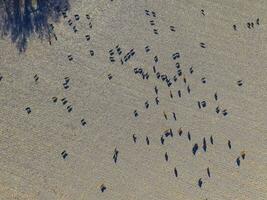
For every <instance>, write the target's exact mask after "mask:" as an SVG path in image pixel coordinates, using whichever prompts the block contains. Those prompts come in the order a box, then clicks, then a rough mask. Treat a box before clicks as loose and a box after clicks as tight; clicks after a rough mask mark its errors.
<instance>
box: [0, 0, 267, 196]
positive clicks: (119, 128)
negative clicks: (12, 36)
mask: <svg viewBox="0 0 267 200" xmlns="http://www.w3.org/2000/svg"><path fill="white" fill-rule="evenodd" d="M71 5H72V10H71V11H70V12H69V13H68V17H69V18H72V19H73V21H74V23H75V24H76V26H77V28H78V32H77V33H76V34H75V33H73V31H72V28H71V27H69V26H68V23H67V20H66V19H62V20H61V22H60V23H59V24H57V25H55V32H56V34H57V36H58V41H54V40H53V41H52V45H51V46H50V45H49V43H48V42H47V41H43V42H41V41H39V40H37V39H32V40H31V41H30V43H29V47H28V49H27V51H26V53H25V54H21V55H19V53H18V51H17V50H16V48H15V45H14V44H11V43H10V41H9V40H7V39H5V40H0V47H1V51H0V73H1V75H2V76H3V79H2V81H1V82H0V93H1V95H0V199H3V200H8V199H19V200H20V199H44V200H46V199H47V200H53V199H61V200H78V199H90V200H94V199H97V200H106V199H109V200H113V199H114V200H126V199H127V200H128V199H129V200H135V199H136V200H140V199H142V200H150V199H151V200H152V199H153V200H157V199H158V200H173V199H188V200H199V199H203V200H204V199H209V200H220V199H222V200H226V199H227V200H228V199H229V200H234V199H238V200H239V199H240V200H264V199H266V198H267V124H266V122H267V79H266V77H267V62H266V55H267V48H266V47H267V20H266V19H267V2H266V1H264V0H257V1H256V0H242V1H241V0H239V1H232V0H179V1H178V0H165V1H163V0H162V1H159V0H114V1H113V2H110V1H108V0H101V1H98V0H94V1H89V0H76V1H75V3H74V2H73V3H71ZM145 9H147V10H153V11H155V12H156V14H157V17H156V19H155V23H156V25H155V26H156V27H157V29H158V30H159V35H155V34H154V33H153V31H152V30H153V28H152V27H151V26H150V24H149V18H148V17H146V16H145V12H144V11H145ZM201 9H203V10H204V11H205V16H203V15H202V14H201ZM74 14H79V15H80V20H79V21H75V20H74V17H73V15H74ZM86 14H90V16H91V19H92V25H93V28H92V29H89V27H88V20H87V19H86V17H85V15H86ZM257 18H259V19H260V25H257V26H256V25H255V27H254V28H253V29H248V28H247V26H246V23H247V22H250V21H255V20H256V19H257ZM233 24H236V25H237V31H234V29H233ZM169 26H175V28H176V32H171V31H170V28H169ZM86 34H90V36H91V40H90V41H86V39H85V35H86ZM201 42H204V43H205V44H206V46H207V47H206V48H205V49H204V48H201V47H200V45H199V44H200V43H201ZM117 44H119V45H120V47H121V48H122V50H123V55H124V54H126V53H127V52H128V51H129V50H130V49H132V48H134V49H135V52H136V55H135V56H134V57H133V58H131V59H130V61H128V62H127V64H124V65H121V64H120V62H119V60H118V59H117V60H116V62H115V63H111V62H110V61H109V53H108V51H109V50H110V49H111V48H114V47H115V46H116V45H117ZM147 45H149V46H150V47H151V51H150V52H148V53H146V52H145V49H144V48H145V46H147ZM91 49H93V50H94V52H95V55H94V56H90V54H89V50H91ZM174 52H180V54H181V58H179V62H180V64H181V69H182V70H183V72H184V74H185V76H186V77H187V81H188V82H189V84H190V87H191V90H192V91H191V93H190V95H189V94H187V92H186V87H185V85H184V82H183V81H182V78H178V81H177V82H176V83H175V84H174V85H173V86H171V87H170V88H168V87H167V86H166V84H164V83H162V82H161V81H158V80H157V79H156V78H155V76H154V75H153V70H152V66H153V65H155V63H154V56H155V55H157V56H158V58H159V62H158V63H157V64H156V67H157V69H158V70H159V71H161V72H163V73H167V74H175V73H176V70H175V61H173V60H172V58H171V55H172V53H174ZM69 54H72V56H73V58H74V60H73V61H71V62H70V61H69V60H68V58H67V56H68V55H69ZM190 66H193V69H194V73H193V74H190V73H189V67H190ZM134 67H143V68H144V69H145V70H146V71H148V72H149V73H150V74H151V75H150V78H149V79H148V80H143V79H142V78H141V77H140V76H137V75H135V74H134V73H133V68H134ZM110 73H111V74H112V76H113V78H112V79H111V80H109V79H108V77H107V76H108V74H110ZM35 74H37V75H38V76H39V80H38V81H37V82H35V81H34V78H33V77H34V75H35ZM66 76H68V77H70V84H69V85H70V88H69V89H67V90H65V89H64V88H63V86H62V83H63V82H64V77H66ZM202 77H206V79H207V83H206V84H202V83H201V78H202ZM238 80H243V82H244V84H243V85H242V86H241V87H239V86H238V85H237V81H238ZM155 85H157V87H158V88H159V100H160V104H159V106H157V105H156V104H155V102H154V98H155V92H154V86H155ZM178 89H180V90H181V91H182V93H183V96H182V98H178V97H177V90H178ZM170 90H172V91H173V94H174V98H173V99H171V98H170V96H169V92H170ZM215 92H217V93H218V101H217V102H216V101H215V100H214V97H213V96H214V93H215ZM54 96H56V97H58V99H59V100H58V102H57V103H53V101H52V97H54ZM63 97H66V98H67V99H68V104H67V105H69V104H71V105H72V106H73V111H72V112H71V113H68V112H67V110H66V106H63V105H62V103H61V101H60V99H61V98H63ZM203 99H204V100H206V101H207V103H208V105H207V107H206V108H205V109H198V107H197V101H199V100H203ZM145 101H149V103H150V107H149V108H148V109H145V107H144V102H145ZM218 105H220V106H221V107H223V108H226V109H227V110H228V112H229V114H228V115H227V116H226V117H223V116H222V115H218V114H217V113H216V112H215V108H216V107H217V106H218ZM26 107H30V108H31V110H32V112H31V113H30V114H27V112H26V111H25V108H26ZM135 109H136V110H138V113H139V116H138V117H137V118H135V117H134V116H133V111H134V110H135ZM164 111H165V112H166V113H167V114H168V116H170V117H169V118H168V120H165V119H164V117H163V114H162V113H163V112H164ZM172 112H176V116H177V121H174V120H173V119H172V117H171V113H172ZM82 118H84V119H85V120H86V122H87V125H86V126H81V123H80V120H81V119H82ZM180 127H182V129H183V130H184V132H185V133H187V131H190V133H191V136H192V140H191V141H188V139H187V136H186V134H184V135H182V136H178V134H177V130H178V129H179V128H180ZM169 128H172V130H173V131H174V137H173V138H171V139H170V138H168V139H166V140H165V144H164V145H161V144H160V136H161V135H162V133H163V131H164V130H166V129H169ZM132 134H135V135H136V136H137V143H136V144H134V142H133V140H132ZM211 135H212V136H213V138H214V145H211V144H210V142H209V141H208V149H207V152H206V153H204V151H203V150H202V149H199V151H198V152H197V154H196V156H194V155H193V154H192V146H193V144H194V143H196V142H197V143H199V144H200V143H201V141H202V138H203V137H206V138H207V140H208V138H209V137H210V136H211ZM146 136H148V137H149V139H150V145H149V146H148V145H147V144H146V141H145V138H146ZM228 140H231V141H232V149H229V148H228V146H227V141H228ZM115 148H117V149H118V150H119V158H118V162H117V164H115V163H114V162H113V159H112V156H113V152H114V149H115ZM63 150H66V151H67V152H68V154H69V155H68V157H67V158H66V159H65V160H64V159H62V157H61V152H62V151H63ZM241 151H245V152H246V158H245V160H241V165H240V167H238V166H237V165H236V163H235V160H236V158H237V157H238V156H240V152H241ZM165 152H168V154H169V161H168V162H166V161H165V160H164V154H165ZM174 167H176V168H177V169H178V174H179V175H178V177H177V178H176V177H175V176H174V174H173V169H174ZM207 167H209V168H210V170H211V177H210V178H208V176H207V173H206V168H207ZM199 178H202V179H203V182H204V183H203V186H202V188H199V187H198V185H197V181H198V179H199ZM102 184H104V185H105V186H106V187H107V190H106V191H105V192H103V193H102V192H101V191H100V186H101V185H102Z"/></svg>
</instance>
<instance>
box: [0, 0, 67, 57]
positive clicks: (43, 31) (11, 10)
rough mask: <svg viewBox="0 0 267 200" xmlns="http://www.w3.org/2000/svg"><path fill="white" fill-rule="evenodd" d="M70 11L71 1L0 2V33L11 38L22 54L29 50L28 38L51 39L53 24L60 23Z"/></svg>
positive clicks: (10, 0) (31, 0)
mask: <svg viewBox="0 0 267 200" xmlns="http://www.w3.org/2000/svg"><path fill="white" fill-rule="evenodd" d="M67 10H69V0H0V33H1V36H2V37H3V36H7V37H10V38H11V41H12V42H14V43H16V46H17V48H18V50H19V51H20V52H23V51H25V50H26V48H27V42H28V38H29V37H30V36H31V35H32V34H36V35H37V37H38V38H40V39H45V38H48V37H49V31H50V28H51V27H50V24H49V20H51V22H57V21H59V18H60V16H61V15H62V13H63V12H66V11H67Z"/></svg>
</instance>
